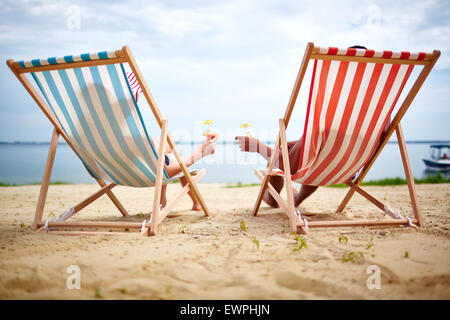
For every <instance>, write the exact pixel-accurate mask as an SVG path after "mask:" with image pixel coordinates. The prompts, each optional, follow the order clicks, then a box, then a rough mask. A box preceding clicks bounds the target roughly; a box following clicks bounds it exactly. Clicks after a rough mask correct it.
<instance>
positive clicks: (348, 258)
mask: <svg viewBox="0 0 450 320" xmlns="http://www.w3.org/2000/svg"><path fill="white" fill-rule="evenodd" d="M363 258H364V254H363V253H362V252H361V251H356V252H355V251H350V252H349V253H347V254H344V255H343V256H342V262H351V263H355V262H361V261H362V259H363Z"/></svg>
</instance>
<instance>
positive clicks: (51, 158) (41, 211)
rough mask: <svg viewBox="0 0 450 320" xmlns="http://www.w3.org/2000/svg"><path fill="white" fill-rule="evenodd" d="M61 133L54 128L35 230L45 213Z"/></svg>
mask: <svg viewBox="0 0 450 320" xmlns="http://www.w3.org/2000/svg"><path fill="white" fill-rule="evenodd" d="M58 138H59V133H58V130H57V129H56V128H54V129H53V134H52V140H51V142H50V147H49V148H48V156H47V163H46V164H45V169H44V176H43V177H42V183H41V189H40V191H39V199H38V203H37V206H36V213H35V215H34V222H33V226H32V227H33V230H36V229H37V228H38V224H39V223H40V222H41V221H42V215H43V214H44V207H45V201H46V200H47V192H48V186H49V185H50V178H51V176H52V169H53V163H54V162H55V154H56V148H57V147H58Z"/></svg>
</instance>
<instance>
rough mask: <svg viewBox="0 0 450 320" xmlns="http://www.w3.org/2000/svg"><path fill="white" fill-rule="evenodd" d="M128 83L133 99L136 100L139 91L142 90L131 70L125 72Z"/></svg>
mask: <svg viewBox="0 0 450 320" xmlns="http://www.w3.org/2000/svg"><path fill="white" fill-rule="evenodd" d="M127 78H128V83H129V84H130V87H131V91H133V96H134V99H136V102H138V97H139V93H141V92H142V89H141V86H140V85H139V83H138V81H137V79H136V76H135V75H134V73H133V72H131V71H130V72H127Z"/></svg>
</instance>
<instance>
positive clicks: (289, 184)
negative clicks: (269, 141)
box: [279, 119, 306, 234]
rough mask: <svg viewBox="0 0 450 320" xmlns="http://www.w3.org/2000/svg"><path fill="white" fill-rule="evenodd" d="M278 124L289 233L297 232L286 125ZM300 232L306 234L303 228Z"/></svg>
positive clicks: (283, 123) (281, 121)
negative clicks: (289, 226)
mask: <svg viewBox="0 0 450 320" xmlns="http://www.w3.org/2000/svg"><path fill="white" fill-rule="evenodd" d="M279 124H280V143H281V153H282V157H283V168H284V182H285V188H286V197H287V204H288V216H289V224H290V225H291V231H292V232H297V218H296V216H295V205H294V193H293V190H292V180H291V165H290V162H289V152H288V147H287V139H286V125H285V122H284V119H280V120H279ZM300 230H301V233H303V234H306V229H305V228H304V227H303V226H301V227H300Z"/></svg>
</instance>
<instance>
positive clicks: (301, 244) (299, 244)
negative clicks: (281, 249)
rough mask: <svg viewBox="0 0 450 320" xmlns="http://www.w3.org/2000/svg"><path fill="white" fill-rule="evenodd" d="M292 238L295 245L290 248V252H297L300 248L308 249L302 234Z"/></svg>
mask: <svg viewBox="0 0 450 320" xmlns="http://www.w3.org/2000/svg"><path fill="white" fill-rule="evenodd" d="M294 240H295V245H294V247H293V248H292V252H299V251H300V250H302V248H305V249H308V244H307V243H306V240H305V238H303V237H302V236H296V237H295V238H294Z"/></svg>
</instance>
